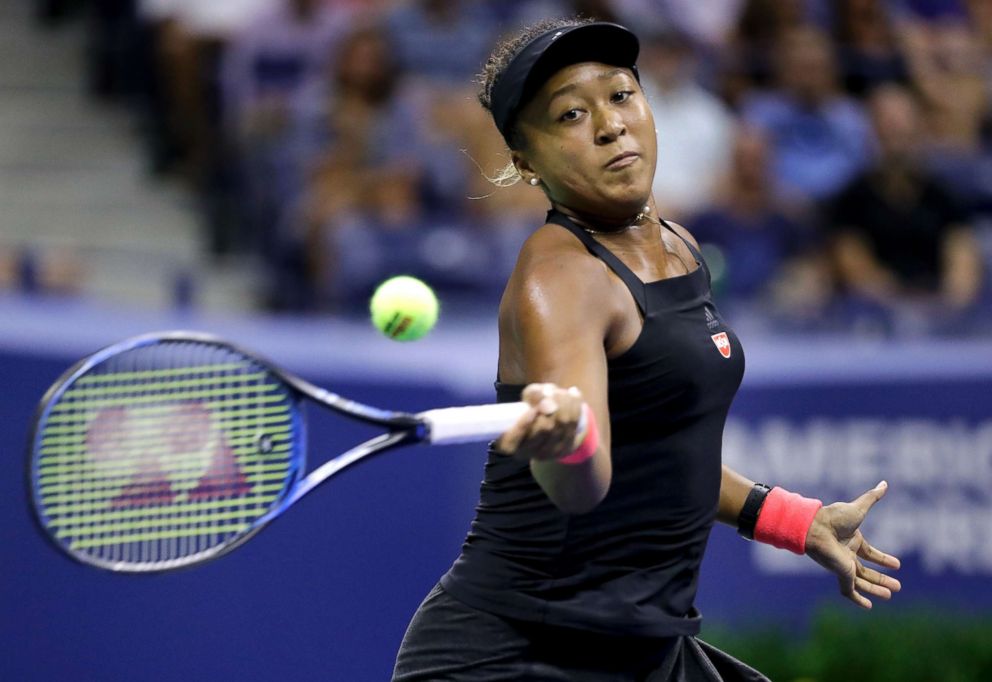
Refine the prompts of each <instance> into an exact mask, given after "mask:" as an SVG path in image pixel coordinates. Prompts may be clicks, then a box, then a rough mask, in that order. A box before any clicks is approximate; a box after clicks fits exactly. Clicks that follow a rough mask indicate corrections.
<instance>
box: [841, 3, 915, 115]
mask: <svg viewBox="0 0 992 682" xmlns="http://www.w3.org/2000/svg"><path fill="white" fill-rule="evenodd" d="M836 13H837V16H836V18H835V22H834V36H835V39H836V41H837V47H838V50H839V54H840V69H841V76H842V78H843V83H844V89H845V90H847V92H849V93H851V94H853V95H856V96H858V97H864V96H865V95H867V93H868V92H869V91H870V90H872V89H873V88H874V87H876V86H878V85H881V84H883V83H889V82H901V83H905V82H906V80H907V79H908V77H909V74H908V72H907V68H906V63H905V60H904V59H903V56H902V53H901V52H900V51H899V49H898V46H897V44H896V33H895V29H894V26H893V24H892V21H891V20H890V17H889V11H888V8H887V7H886V5H885V2H884V1H883V0H840V1H839V2H838V3H837V8H836Z"/></svg>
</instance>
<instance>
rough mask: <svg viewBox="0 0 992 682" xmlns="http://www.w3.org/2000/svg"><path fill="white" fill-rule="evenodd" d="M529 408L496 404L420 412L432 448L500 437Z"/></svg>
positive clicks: (520, 405)
mask: <svg viewBox="0 0 992 682" xmlns="http://www.w3.org/2000/svg"><path fill="white" fill-rule="evenodd" d="M528 409H530V405H528V404H527V403H522V402H521V403H499V404H496V405H475V406H472V407H445V408H441V409H438V410H427V411H426V412H421V413H420V415H418V416H420V417H422V418H423V419H424V421H426V422H427V424H428V425H429V426H430V436H428V441H429V442H431V443H434V444H436V445H445V444H451V443H477V442H479V441H487V440H492V439H494V438H496V437H497V436H499V435H501V434H502V433H503V432H504V431H506V430H507V429H508V428H510V427H511V426H513V424H514V422H516V421H517V420H518V419H520V417H521V416H523V414H524V413H525V412H527V410H528Z"/></svg>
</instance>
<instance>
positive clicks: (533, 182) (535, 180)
mask: <svg viewBox="0 0 992 682" xmlns="http://www.w3.org/2000/svg"><path fill="white" fill-rule="evenodd" d="M528 182H530V184H531V185H532V186H534V187H537V186H538V185H540V184H541V179H540V178H538V177H533V178H531V179H530V180H529V181H528Z"/></svg>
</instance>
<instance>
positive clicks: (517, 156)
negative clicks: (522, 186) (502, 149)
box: [510, 150, 538, 184]
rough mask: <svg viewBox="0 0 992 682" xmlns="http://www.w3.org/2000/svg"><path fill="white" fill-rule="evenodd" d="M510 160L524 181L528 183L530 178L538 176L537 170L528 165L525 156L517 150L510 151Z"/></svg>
mask: <svg viewBox="0 0 992 682" xmlns="http://www.w3.org/2000/svg"><path fill="white" fill-rule="evenodd" d="M510 161H512V162H513V165H514V167H515V168H516V169H517V172H518V173H519V174H520V177H521V179H522V180H523V181H524V182H526V183H528V184H530V181H531V178H536V177H538V173H537V171H536V170H534V167H533V166H531V165H530V162H529V161H528V160H527V157H526V156H524V155H523V154H521V153H520V152H519V151H516V150H511V151H510Z"/></svg>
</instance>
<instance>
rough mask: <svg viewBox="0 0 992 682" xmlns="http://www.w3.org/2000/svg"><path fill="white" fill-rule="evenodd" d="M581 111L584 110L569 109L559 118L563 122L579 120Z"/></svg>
mask: <svg viewBox="0 0 992 682" xmlns="http://www.w3.org/2000/svg"><path fill="white" fill-rule="evenodd" d="M581 113H582V112H581V111H580V110H579V109H569V110H568V111H566V112H565V113H564V114H562V115H561V116H559V117H558V120H559V121H563V122H567V121H577V120H578V119H579V115H580V114H581Z"/></svg>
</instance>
